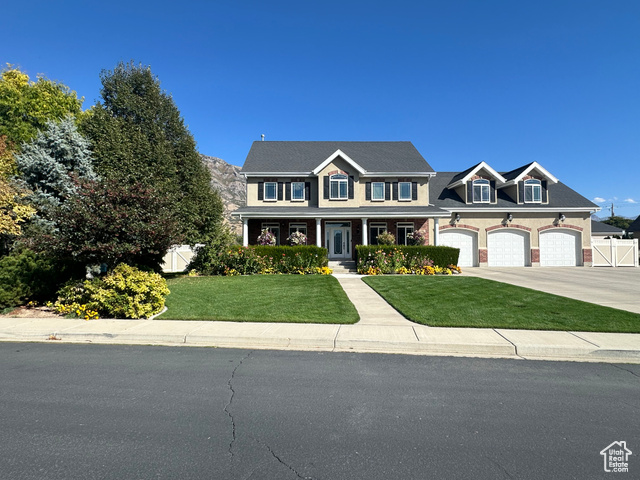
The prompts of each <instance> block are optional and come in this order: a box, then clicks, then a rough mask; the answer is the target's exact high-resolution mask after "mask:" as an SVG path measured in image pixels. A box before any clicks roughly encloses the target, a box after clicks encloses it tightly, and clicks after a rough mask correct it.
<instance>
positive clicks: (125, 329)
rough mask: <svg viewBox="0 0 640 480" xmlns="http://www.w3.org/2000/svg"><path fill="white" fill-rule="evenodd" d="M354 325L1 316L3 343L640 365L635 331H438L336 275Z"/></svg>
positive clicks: (639, 340)
mask: <svg viewBox="0 0 640 480" xmlns="http://www.w3.org/2000/svg"><path fill="white" fill-rule="evenodd" d="M336 277H337V278H338V281H339V282H340V284H341V285H342V286H343V288H344V289H345V291H346V293H347V295H348V297H349V299H350V300H351V301H352V302H353V304H354V305H355V307H356V309H357V310H358V313H359V314H360V317H361V320H360V322H358V323H356V324H355V325H318V324H287V323H251V322H246V323H239V322H210V321H178V320H109V319H104V320H103V319H101V320H91V321H85V320H80V319H66V318H8V317H3V318H0V341H14V342H21V341H43V342H51V343H56V342H74V343H115V344H142V345H148V344H154V345H182V346H201V347H230V348H257V349H260V348H265V349H291V350H317V351H331V352H334V351H335V352H379V353H402V354H413V355H459V356H475V357H500V358H520V359H546V360H572V361H599V362H613V363H640V334H622V333H621V334H616V333H583V332H546V331H528V330H504V329H479V328H437V327H427V326H423V325H417V324H415V323H412V322H409V321H408V320H406V319H404V318H403V317H402V316H401V315H400V314H398V313H397V312H396V311H395V310H394V309H393V308H391V307H390V306H389V305H388V304H387V303H386V302H385V301H384V300H383V299H382V298H381V297H380V296H379V295H377V294H376V293H375V292H374V291H373V290H372V289H371V288H369V287H368V286H367V285H366V284H365V283H364V282H362V280H361V279H360V277H359V276H357V275H336Z"/></svg>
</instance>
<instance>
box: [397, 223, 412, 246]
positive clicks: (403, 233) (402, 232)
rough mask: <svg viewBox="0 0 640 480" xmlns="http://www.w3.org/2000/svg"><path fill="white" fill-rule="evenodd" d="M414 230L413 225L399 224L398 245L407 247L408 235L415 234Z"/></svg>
mask: <svg viewBox="0 0 640 480" xmlns="http://www.w3.org/2000/svg"><path fill="white" fill-rule="evenodd" d="M413 228H414V226H413V223H409V222H403V223H398V235H397V236H396V243H397V244H398V245H407V235H409V234H410V233H411V232H413Z"/></svg>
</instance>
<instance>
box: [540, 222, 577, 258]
mask: <svg viewBox="0 0 640 480" xmlns="http://www.w3.org/2000/svg"><path fill="white" fill-rule="evenodd" d="M579 252H580V233H579V232H573V231H567V230H564V231H546V232H540V266H541V267H575V266H576V265H579V259H578V254H579Z"/></svg>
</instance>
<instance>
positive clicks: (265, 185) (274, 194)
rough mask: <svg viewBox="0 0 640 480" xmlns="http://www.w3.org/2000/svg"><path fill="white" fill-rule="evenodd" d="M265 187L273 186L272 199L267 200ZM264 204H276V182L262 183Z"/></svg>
mask: <svg viewBox="0 0 640 480" xmlns="http://www.w3.org/2000/svg"><path fill="white" fill-rule="evenodd" d="M267 185H273V198H267V190H268V189H267ZM263 199H264V201H265V202H277V201H278V182H264V196H263Z"/></svg>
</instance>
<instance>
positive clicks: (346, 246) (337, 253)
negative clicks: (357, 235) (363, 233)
mask: <svg viewBox="0 0 640 480" xmlns="http://www.w3.org/2000/svg"><path fill="white" fill-rule="evenodd" d="M327 249H328V250H329V258H331V259H338V258H351V227H345V226H337V225H336V226H333V225H329V224H327Z"/></svg>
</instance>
